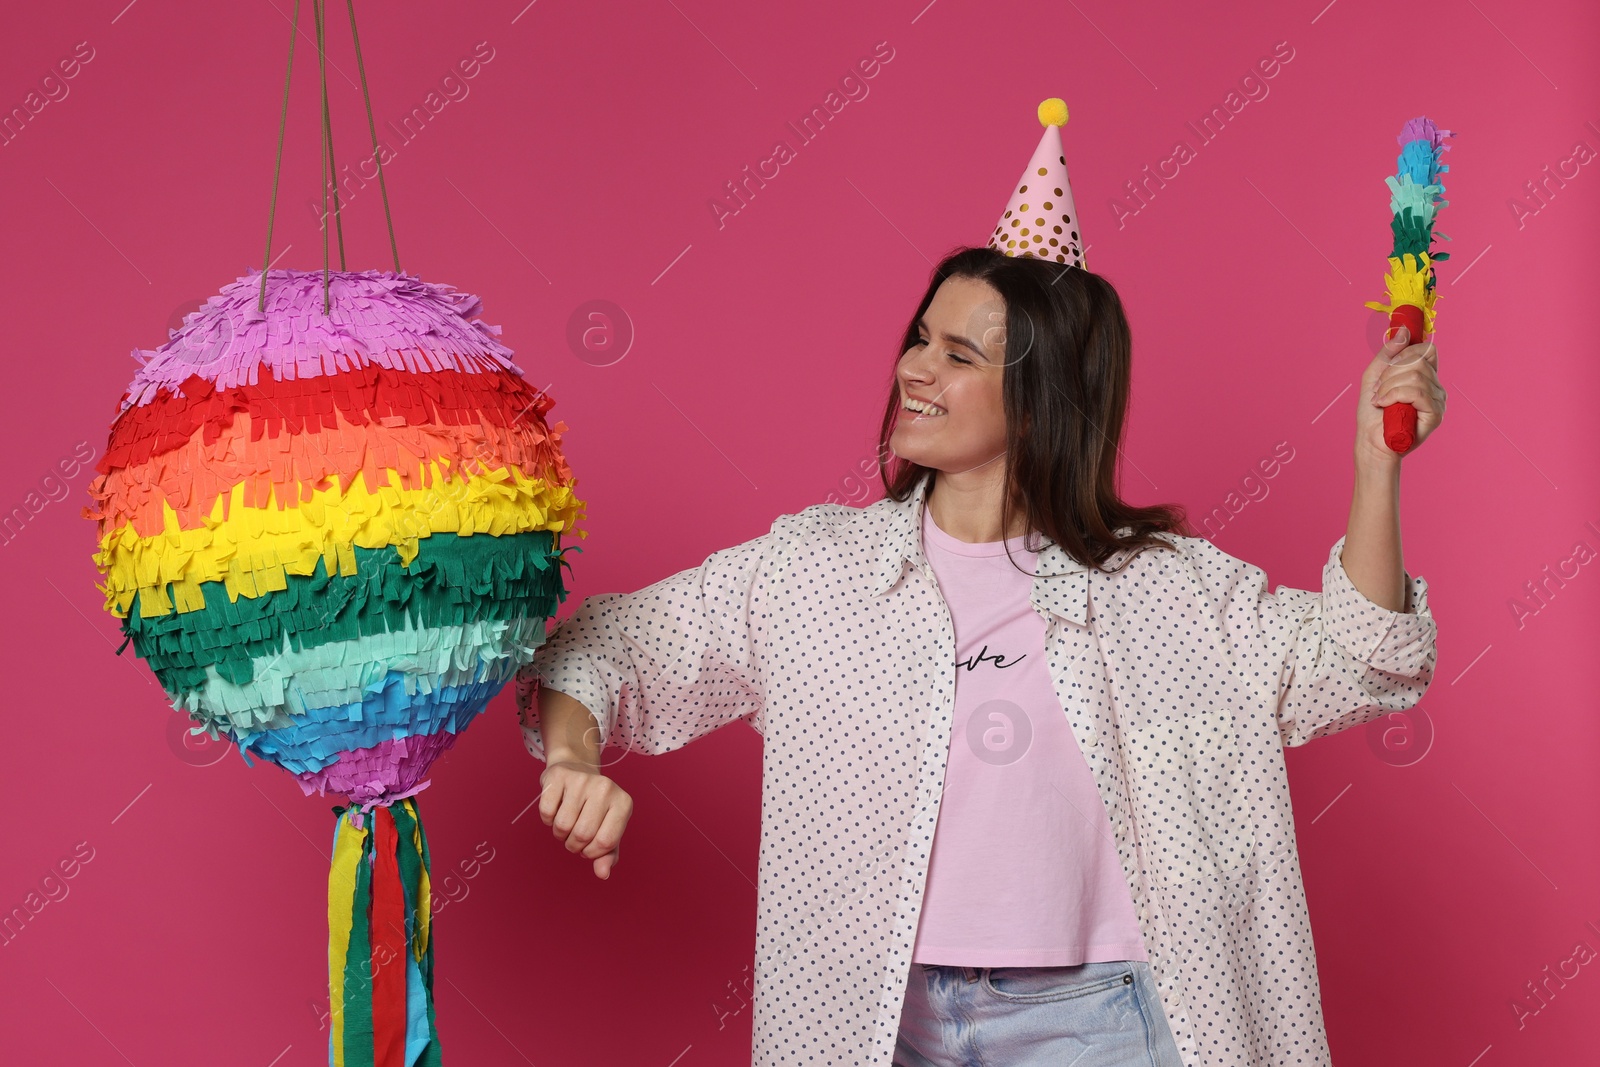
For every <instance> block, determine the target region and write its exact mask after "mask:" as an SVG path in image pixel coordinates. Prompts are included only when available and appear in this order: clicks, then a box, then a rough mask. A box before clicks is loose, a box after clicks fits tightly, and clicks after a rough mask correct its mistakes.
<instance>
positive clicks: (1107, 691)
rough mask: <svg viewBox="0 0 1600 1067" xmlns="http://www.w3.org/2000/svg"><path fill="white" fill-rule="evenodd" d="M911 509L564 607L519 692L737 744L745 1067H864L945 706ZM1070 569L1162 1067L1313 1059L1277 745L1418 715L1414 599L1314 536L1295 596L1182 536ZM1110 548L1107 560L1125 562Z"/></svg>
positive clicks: (1085, 718)
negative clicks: (758, 764)
mask: <svg viewBox="0 0 1600 1067" xmlns="http://www.w3.org/2000/svg"><path fill="white" fill-rule="evenodd" d="M928 484H929V483H928V480H927V479H924V480H923V482H922V483H921V484H920V485H919V486H918V487H917V488H916V490H915V491H914V493H913V495H912V496H911V498H910V499H908V500H906V501H903V502H895V501H893V500H889V499H887V498H886V499H883V500H879V501H877V502H876V503H873V504H870V505H868V506H866V507H864V508H854V507H848V506H845V505H842V504H817V505H813V506H811V507H808V508H806V509H804V510H803V511H801V512H799V513H798V514H794V515H783V516H780V517H779V518H778V519H777V521H776V522H774V523H773V525H772V529H771V531H770V532H769V533H767V534H764V535H762V536H760V537H757V538H755V539H753V540H751V541H748V542H746V543H744V544H741V545H735V546H733V547H731V548H727V549H723V550H721V551H719V552H715V553H713V554H712V555H711V556H709V557H708V558H707V559H706V561H705V562H704V563H703V564H702V565H700V566H699V567H694V568H690V569H688V570H685V571H682V572H681V573H678V574H675V575H672V576H671V577H668V578H665V579H662V580H661V581H659V582H656V583H655V584H653V585H650V586H647V587H645V588H643V589H641V590H639V591H638V592H635V593H619V594H609V595H603V596H592V597H588V598H587V599H585V600H584V601H583V603H582V604H580V605H579V607H578V609H577V610H576V612H575V613H574V614H573V615H572V616H571V617H570V618H568V619H566V620H565V621H563V622H562V623H560V624H559V625H555V626H553V627H552V629H551V631H550V634H549V636H548V639H547V641H546V643H545V644H544V645H542V646H541V647H540V648H539V650H538V654H537V656H536V658H535V659H534V661H533V662H532V663H531V664H529V665H528V666H527V667H525V668H523V670H522V672H520V673H519V675H518V678H517V690H516V691H517V699H518V702H519V705H520V706H521V708H522V714H523V723H524V725H523V735H524V738H525V740H526V743H527V747H528V750H529V752H530V753H532V754H533V755H534V756H535V757H536V758H538V759H541V760H542V759H543V758H544V748H543V741H542V738H541V737H540V733H539V726H538V714H537V710H536V709H537V698H536V693H537V689H538V686H539V685H541V684H542V685H548V686H549V687H550V688H552V689H556V690H559V691H561V692H563V693H566V694H568V695H570V696H572V697H574V698H576V699H577V700H578V701H580V702H581V703H582V704H583V705H584V706H585V707H586V708H588V709H589V710H590V711H591V712H592V713H593V714H594V715H595V718H596V721H597V723H598V725H599V727H600V730H601V735H602V736H603V737H605V738H606V745H607V747H608V748H609V747H611V746H624V747H625V748H626V749H628V750H631V751H634V752H639V753H646V754H650V753H661V752H668V751H671V750H673V749H676V748H679V747H681V746H683V745H686V744H688V743H689V742H691V741H693V740H695V739H696V738H698V737H702V736H704V735H705V734H707V733H709V732H711V731H712V730H715V729H717V728H719V727H721V726H724V725H726V724H728V723H731V722H734V721H735V720H743V721H745V722H746V723H748V724H749V725H750V726H752V727H753V728H754V729H756V730H757V731H758V732H760V733H761V734H762V736H763V738H764V745H763V749H764V751H763V775H762V790H761V804H762V810H761V851H760V879H759V885H758V890H757V909H758V920H757V925H758V929H757V947H756V968H755V970H756V977H755V997H754V1005H755V1006H754V1013H753V1014H754V1019H753V1023H754V1044H755V1047H754V1054H753V1063H754V1065H755V1067H766V1065H777V1064H849V1065H860V1064H870V1065H881V1067H889V1065H890V1063H891V1059H892V1053H893V1050H894V1045H895V1038H896V1034H897V1031H898V1026H899V1018H900V1009H901V1004H902V1002H903V999H904V995H905V988H906V981H907V978H908V974H909V969H910V964H911V952H912V946H913V942H914V940H915V934H916V930H917V922H918V918H919V915H920V905H921V901H922V893H923V887H924V883H925V880H926V877H927V872H928V857H929V852H930V850H931V847H932V843H933V835H934V828H935V826H936V824H937V821H938V815H939V804H940V800H941V793H942V790H943V784H944V772H945V759H946V756H947V754H948V751H949V744H950V727H951V721H952V710H953V708H954V701H955V678H956V675H955V671H956V666H955V663H956V650H955V636H954V632H953V630H952V627H951V622H950V616H949V611H948V609H947V607H946V605H945V602H944V599H943V597H942V595H941V594H940V592H939V589H938V585H937V583H936V582H935V581H934V577H933V573H932V570H931V567H930V565H929V563H928V561H927V559H926V558H925V557H924V555H923V551H922V543H921V541H922V539H921V509H922V506H923V502H924V499H925V496H926V492H927V489H928ZM1161 536H1162V538H1163V540H1164V541H1166V542H1167V544H1168V545H1169V546H1170V547H1165V546H1155V547H1148V548H1146V549H1144V550H1143V551H1141V552H1137V553H1130V552H1128V551H1126V550H1124V551H1123V552H1120V553H1118V554H1117V555H1116V556H1114V557H1113V558H1112V559H1111V560H1109V561H1108V562H1107V563H1106V564H1105V567H1104V569H1105V570H1110V569H1112V568H1114V567H1117V566H1118V565H1120V564H1122V563H1123V562H1124V561H1127V565H1126V567H1125V568H1123V569H1122V570H1121V571H1120V573H1117V574H1106V573H1103V572H1101V571H1091V570H1090V569H1089V568H1086V567H1084V566H1083V565H1082V564H1079V563H1077V562H1076V561H1075V560H1073V559H1071V557H1069V556H1068V555H1067V554H1066V553H1065V552H1064V551H1063V550H1062V549H1061V548H1060V547H1059V546H1058V545H1056V544H1054V543H1053V542H1049V541H1046V543H1045V545H1044V549H1043V551H1041V552H1040V555H1039V561H1038V566H1037V574H1036V576H1035V578H1034V581H1033V588H1032V595H1031V598H1030V600H1031V603H1032V605H1033V608H1034V610H1036V611H1037V612H1039V613H1040V615H1041V617H1042V618H1043V619H1044V620H1045V622H1046V624H1047V626H1048V630H1047V634H1046V648H1047V651H1048V656H1047V658H1048V661H1049V666H1050V672H1051V676H1052V680H1053V682H1054V686H1055V689H1056V693H1057V695H1058V696H1059V697H1060V699H1061V705H1062V708H1063V709H1064V712H1065V714H1066V715H1067V718H1068V719H1069V720H1070V722H1071V726H1072V732H1073V734H1074V736H1075V737H1076V738H1077V741H1078V745H1079V747H1080V749H1081V750H1082V752H1083V755H1084V758H1085V759H1086V760H1087V761H1088V763H1089V766H1090V768H1091V769H1092V771H1093V773H1094V778H1095V782H1096V784H1097V786H1098V788H1099V791H1100V795H1101V798H1102V799H1103V800H1104V801H1105V804H1106V811H1107V815H1108V817H1109V819H1110V823H1111V826H1112V829H1113V831H1114V833H1115V837H1116V843H1117V851H1118V854H1119V856H1120V858H1121V860H1122V867H1123V872H1124V874H1125V875H1126V878H1127V884H1128V891H1129V893H1130V895H1131V899H1132V901H1133V905H1134V910H1135V913H1136V914H1137V916H1138V920H1139V926H1140V930H1141V932H1142V934H1143V936H1144V940H1145V944H1146V947H1147V949H1148V951H1149V954H1150V966H1151V970H1152V971H1153V973H1154V975H1155V978H1156V983H1157V988H1158V990H1159V993H1160V998H1161V1006H1162V1008H1163V1009H1164V1010H1165V1012H1166V1015H1167V1019H1168V1022H1169V1024H1170V1026H1171V1028H1172V1032H1173V1035H1174V1037H1175V1038H1176V1039H1177V1042H1178V1046H1179V1049H1180V1051H1181V1052H1182V1056H1183V1062H1184V1064H1185V1065H1186V1067H1202V1065H1212V1064H1218V1065H1220V1064H1227V1065H1242V1064H1249V1065H1272V1067H1291V1065H1296V1067H1300V1065H1322V1067H1326V1065H1327V1064H1328V1063H1329V1054H1328V1044H1327V1038H1326V1034H1325V1032H1324V1028H1323V1018H1322V1007H1321V999H1320V996H1319V993H1318V985H1317V967H1316V957H1315V953H1314V949H1313V945H1312V938H1311V925H1310V920H1309V917H1308V915H1307V911H1306V898H1305V889H1304V886H1303V884H1302V882H1301V875H1300V863H1299V857H1298V855H1297V853H1296V848H1295V834H1294V819H1293V815H1292V813H1291V811H1290V806H1289V783H1288V779H1287V776H1286V774H1285V770H1284V758H1283V749H1284V746H1286V745H1301V744H1304V743H1305V742H1307V741H1310V740H1312V739H1313V738H1318V737H1325V736H1327V735H1329V734H1332V733H1336V732H1338V731H1340V730H1345V729H1349V728H1350V727H1352V726H1358V725H1361V724H1363V723H1366V722H1369V721H1371V720H1373V719H1376V718H1378V717H1380V716H1382V715H1383V714H1385V713H1386V712H1389V711H1398V710H1403V709H1406V708H1409V707H1411V706H1412V705H1414V704H1416V703H1417V701H1418V700H1419V699H1420V698H1421V697H1422V695H1423V693H1424V691H1425V690H1426V689H1427V687H1428V684H1429V682H1430V681H1431V680H1432V677H1433V668H1434V664H1435V661H1436V649H1435V636H1436V627H1435V623H1434V620H1433V616H1432V613H1431V612H1430V611H1429V609H1428V603H1427V592H1428V587H1427V581H1426V580H1425V579H1423V578H1421V577H1412V576H1411V575H1409V574H1407V575H1406V577H1405V584H1406V598H1407V599H1406V604H1407V608H1408V610H1407V611H1405V612H1394V611H1389V610H1386V609H1385V608H1383V607H1381V606H1379V605H1377V604H1375V603H1373V602H1372V601H1370V600H1368V599H1367V598H1366V597H1364V596H1363V595H1362V594H1361V593H1360V592H1359V591H1358V590H1357V589H1356V588H1355V586H1354V585H1353V584H1352V583H1351V581H1350V579H1349V576H1348V575H1346V574H1345V571H1344V567H1343V565H1342V563H1341V562H1340V552H1341V550H1342V549H1343V547H1344V538H1342V537H1341V538H1340V539H1339V540H1338V541H1337V542H1335V543H1334V545H1333V547H1332V549H1331V550H1330V551H1329V553H1328V560H1327V563H1326V565H1325V566H1324V567H1323V571H1322V590H1321V591H1320V592H1311V591H1308V590H1303V589H1290V588H1288V587H1285V586H1281V585H1280V586H1279V587H1278V588H1277V590H1276V591H1275V592H1269V591H1268V587H1267V579H1266V574H1265V573H1264V572H1263V571H1262V570H1261V569H1260V568H1258V567H1255V566H1253V565H1251V564H1248V563H1245V562H1243V561H1242V560H1239V559H1235V558H1234V557H1232V556H1230V555H1228V554H1227V553H1225V552H1223V551H1222V550H1220V549H1218V548H1217V547H1215V546H1214V545H1212V544H1211V543H1210V542H1209V541H1206V540H1205V539H1203V538H1197V537H1182V536H1179V535H1175V534H1163V535H1161ZM1130 557H1131V558H1130Z"/></svg>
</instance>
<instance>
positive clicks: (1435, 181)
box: [1366, 117, 1455, 453]
mask: <svg viewBox="0 0 1600 1067" xmlns="http://www.w3.org/2000/svg"><path fill="white" fill-rule="evenodd" d="M1454 136H1455V134H1454V133H1453V132H1452V131H1450V130H1441V129H1439V127H1437V126H1436V125H1434V123H1433V121H1432V120H1431V119H1429V118H1426V117H1418V118H1414V119H1412V120H1411V121H1410V122H1407V123H1406V124H1405V126H1404V127H1402V128H1401V130H1400V136H1399V137H1398V138H1397V140H1399V142H1400V146H1401V147H1400V155H1399V156H1398V157H1397V158H1396V160H1395V174H1394V175H1393V176H1392V177H1388V178H1385V179H1384V181H1385V182H1387V183H1388V185H1389V191H1390V197H1389V206H1390V209H1391V210H1392V211H1393V212H1394V217H1393V218H1392V219H1391V220H1390V223H1389V227H1390V229H1391V230H1392V231H1393V233H1394V250H1393V251H1392V252H1391V253H1390V254H1389V273H1388V275H1387V276H1386V277H1385V279H1384V280H1385V281H1386V282H1387V283H1388V289H1389V293H1388V295H1389V300H1388V302H1387V303H1379V302H1377V301H1368V302H1367V304H1366V306H1367V307H1369V308H1372V309H1374V310H1376V311H1386V312H1388V313H1389V328H1388V330H1386V331H1384V333H1385V336H1386V337H1387V336H1390V335H1392V333H1393V331H1395V330H1396V329H1398V328H1399V327H1401V326H1404V327H1405V328H1406V329H1407V331H1409V333H1410V343H1411V344H1419V343H1421V342H1422V341H1424V340H1427V339H1429V338H1430V336H1431V335H1432V333H1433V319H1434V313H1433V304H1434V300H1435V299H1436V295H1435V293H1434V283H1435V278H1434V273H1433V263H1434V261H1435V260H1443V259H1449V258H1450V253H1448V252H1438V253H1434V252H1432V251H1431V246H1432V244H1433V239H1434V238H1435V237H1439V238H1442V239H1444V240H1446V241H1448V240H1450V238H1449V236H1448V235H1446V234H1442V233H1441V234H1435V233H1434V232H1433V219H1434V214H1435V212H1436V211H1437V209H1438V208H1441V207H1444V206H1446V205H1447V204H1449V203H1450V202H1449V201H1448V200H1442V199H1440V198H1439V194H1440V193H1442V192H1444V185H1443V183H1441V182H1440V181H1439V175H1440V174H1442V173H1444V172H1445V171H1447V170H1449V169H1450V168H1449V167H1448V166H1445V165H1441V164H1440V163H1439V153H1440V152H1441V151H1443V150H1444V149H1448V148H1449V147H1451V146H1450V145H1447V144H1445V143H1444V140H1443V139H1444V138H1446V137H1454ZM1416 436H1417V409H1416V408H1415V407H1414V406H1412V405H1411V404H1408V403H1406V402H1404V401H1397V402H1395V403H1393V404H1390V405H1388V406H1387V407H1385V408H1384V409H1383V439H1384V442H1385V443H1386V444H1387V445H1388V446H1389V447H1390V448H1391V449H1393V450H1394V451H1395V452H1402V453H1403V452H1406V451H1408V450H1410V448H1411V446H1412V445H1413V444H1415V443H1416Z"/></svg>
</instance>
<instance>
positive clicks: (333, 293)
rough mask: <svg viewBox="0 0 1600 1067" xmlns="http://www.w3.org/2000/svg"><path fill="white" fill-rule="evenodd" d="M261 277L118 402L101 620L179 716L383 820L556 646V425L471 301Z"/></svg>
mask: <svg viewBox="0 0 1600 1067" xmlns="http://www.w3.org/2000/svg"><path fill="white" fill-rule="evenodd" d="M259 280H260V275H259V273H257V272H251V273H250V274H248V275H246V276H245V277H243V278H240V279H239V280H238V281H237V282H235V283H233V284H232V285H229V286H227V287H225V288H224V289H223V290H222V292H221V293H220V294H218V295H217V296H214V297H212V298H211V299H210V300H209V301H208V302H207V303H206V304H205V305H204V306H203V307H201V308H200V309H199V310H198V311H195V312H194V313H192V314H191V315H189V316H188V317H187V318H186V319H185V320H184V323H183V326H182V328H181V329H179V330H175V331H173V333H172V337H171V338H170V340H168V341H167V343H166V344H164V345H162V346H161V347H160V348H158V349H156V350H155V351H154V352H135V354H134V356H135V358H136V359H138V360H140V362H141V363H142V366H141V367H140V369H139V371H138V373H137V374H136V375H134V379H133V382H132V384H131V385H130V386H129V387H128V391H127V393H126V394H125V395H124V397H123V399H122V401H121V411H120V412H119V414H118V415H117V417H116V421H115V422H114V423H113V424H112V428H111V438H110V443H109V444H108V446H107V448H106V452H105V455H104V456H103V457H102V459H101V461H100V464H99V467H98V470H99V471H100V472H101V477H97V478H96V479H95V480H94V482H93V484H92V485H91V486H90V493H91V495H92V496H93V497H94V498H95V499H96V501H97V502H98V509H96V510H93V511H86V514H88V516H89V517H91V518H94V519H97V520H98V521H99V524H100V534H101V536H100V551H99V553H98V554H96V556H95V562H96V563H97V564H98V565H99V567H100V570H101V573H102V574H103V576H104V577H105V586H104V591H105V594H106V608H107V609H108V610H110V611H111V612H112V614H114V615H116V616H117V617H119V618H121V619H122V620H123V631H124V633H125V634H126V635H127V636H128V638H129V639H130V640H131V641H132V642H133V647H134V651H135V652H137V653H138V655H139V656H140V657H142V658H143V659H144V660H145V662H146V663H148V664H149V665H150V667H151V669H152V670H153V671H154V672H155V674H156V677H157V678H159V679H160V681H161V684H162V687H163V688H164V689H165V690H166V692H167V695H168V696H169V697H170V698H171V699H172V703H173V707H174V708H176V709H177V710H178V711H181V712H184V713H186V714H188V715H189V716H191V717H192V718H193V719H194V720H196V722H197V723H198V724H199V725H200V727H202V728H205V729H209V730H212V731H215V732H216V733H217V734H220V735H223V736H226V737H228V738H230V739H231V740H233V741H235V742H236V743H237V744H238V745H239V747H240V749H241V750H243V751H244V752H247V753H250V754H252V755H256V756H260V757H261V758H263V759H266V760H269V761H271V762H273V763H276V764H278V765H279V766H281V767H283V768H284V769H285V770H288V771H289V772H291V773H292V774H294V775H295V777H296V778H298V779H299V781H300V784H301V787H302V788H303V789H304V790H305V791H306V792H307V793H310V792H311V791H312V790H318V791H323V790H327V791H332V792H335V793H340V794H344V795H346V796H348V797H350V799H351V800H353V801H355V802H356V803H358V804H363V805H371V804H387V803H390V802H392V801H394V800H397V799H400V798H402V797H405V796H409V795H411V794H413V793H415V792H416V791H417V790H419V789H421V788H422V787H423V786H424V785H426V784H427V782H426V778H425V776H426V774H427V770H428V766H429V764H431V763H432V762H433V760H434V758H435V757H437V756H438V754H439V753H440V752H442V751H443V750H444V749H446V748H448V747H449V746H450V744H451V743H452V742H453V741H454V740H455V736H456V734H458V733H460V732H461V731H462V730H463V729H465V728H466V726H467V725H468V723H470V722H471V721H472V719H473V717H474V716H476V715H477V714H478V713H479V712H480V711H482V710H483V708H484V705H485V704H487V703H488V702H489V700H490V698H491V697H493V696H494V695H495V694H496V693H497V692H498V691H499V690H500V688H501V687H502V686H503V685H504V684H505V683H506V681H507V680H508V679H509V678H510V677H511V676H512V675H513V674H514V673H515V671H516V669H517V668H518V667H520V666H521V665H522V664H524V663H526V662H528V661H529V660H530V659H531V658H532V656H533V652H534V650H535V649H536V648H537V647H538V646H539V645H540V644H541V643H542V642H543V640H544V631H545V622H546V620H547V619H548V618H549V617H550V616H551V615H553V614H554V613H555V611H556V609H557V607H558V605H559V604H560V602H561V601H562V600H563V599H564V598H565V595H566V594H565V589H564V588H563V585H562V582H561V574H560V566H559V564H560V562H561V550H560V546H559V541H560V536H561V534H562V532H563V531H566V530H568V529H570V527H571V526H572V523H573V521H574V520H575V519H577V518H579V517H581V516H580V509H581V507H582V503H581V502H580V501H579V500H578V499H577V498H576V497H575V496H574V495H573V491H572V489H573V478H572V473H571V471H570V469H569V468H568V467H567V464H566V460H565V459H564V458H563V457H562V454H561V448H560V437H561V432H562V431H563V430H565V429H566V426H565V424H564V423H557V425H556V426H555V427H554V428H553V429H552V428H550V427H548V426H546V425H545V421H544V414H545V413H546V412H547V411H548V410H549V409H550V407H551V405H552V404H553V403H554V402H553V401H552V400H551V399H550V397H549V396H548V395H546V394H543V393H541V392H539V391H537V390H535V389H533V388H531V387H530V386H529V385H528V383H527V381H526V379H525V378H524V377H523V374H522V371H521V370H520V369H519V368H518V367H517V365H516V364H514V363H513V362H511V350H510V349H508V348H506V346H504V345H503V344H501V343H500V342H499V340H498V337H497V335H498V334H499V332H500V330H499V328H498V327H494V326H489V325H486V324H484V323H482V322H480V321H475V320H474V316H476V315H477V314H478V312H479V310H480V308H481V304H480V302H479V300H478V299H477V298H476V297H474V296H470V295H468V294H465V293H458V292H455V291H454V290H453V289H451V288H450V287H449V286H445V285H430V284H428V283H426V282H422V281H419V280H418V279H417V278H415V277H413V276H411V275H407V274H400V275H396V274H393V273H389V272H386V271H362V272H345V271H338V272H333V273H332V274H331V276H330V281H329V300H330V302H331V307H330V309H329V311H328V312H327V314H324V313H323V310H322V302H323V293H322V280H323V279H322V272H321V271H294V270H274V271H271V272H269V274H268V277H267V287H266V311H265V313H262V312H259V311H257V310H256V296H257V286H258V284H259Z"/></svg>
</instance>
